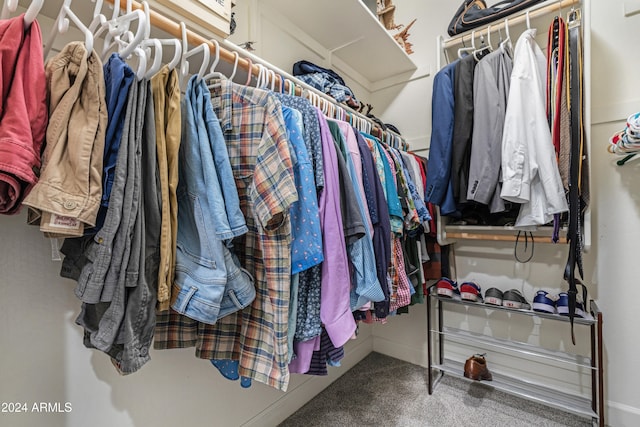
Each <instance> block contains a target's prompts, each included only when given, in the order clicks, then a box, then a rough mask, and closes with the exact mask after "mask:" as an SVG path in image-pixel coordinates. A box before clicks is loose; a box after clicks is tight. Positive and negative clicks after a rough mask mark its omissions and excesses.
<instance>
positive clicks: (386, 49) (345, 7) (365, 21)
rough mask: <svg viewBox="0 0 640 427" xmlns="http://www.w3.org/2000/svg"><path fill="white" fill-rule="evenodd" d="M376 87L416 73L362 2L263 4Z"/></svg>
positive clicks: (270, 0)
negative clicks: (377, 84)
mask: <svg viewBox="0 0 640 427" xmlns="http://www.w3.org/2000/svg"><path fill="white" fill-rule="evenodd" d="M260 7H264V8H270V9H273V10H275V11H277V13H278V14H279V15H282V16H283V17H285V18H286V19H288V20H289V21H291V23H293V24H294V25H296V26H297V27H299V28H300V30H301V31H303V32H305V33H306V34H308V35H309V36H310V37H311V38H313V39H314V40H315V41H317V42H318V43H319V44H320V45H321V46H323V47H324V48H326V49H327V50H329V51H330V52H331V53H332V55H333V56H335V57H336V58H338V59H340V60H341V61H342V62H344V63H346V64H347V65H349V66H350V67H351V68H353V69H354V70H357V71H358V73H360V74H361V75H362V76H364V77H365V78H366V79H368V80H369V82H371V83H373V82H376V81H379V80H383V79H386V78H388V77H392V76H395V75H397V74H402V73H406V72H412V71H414V70H416V68H417V67H416V65H415V64H414V63H413V61H412V60H411V58H410V57H409V55H407V53H406V52H405V51H404V50H403V49H402V48H401V47H400V46H399V45H398V43H396V41H395V40H394V39H393V37H392V36H391V34H389V33H388V32H387V30H386V29H385V28H384V27H383V26H382V24H381V23H380V22H379V21H378V19H377V17H376V16H375V15H374V14H373V13H372V12H371V10H369V8H368V7H367V6H366V5H365V4H364V3H363V2H362V1H360V0H348V1H344V0H328V1H322V2H319V1H299V0H261V1H260Z"/></svg>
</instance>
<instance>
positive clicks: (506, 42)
mask: <svg viewBox="0 0 640 427" xmlns="http://www.w3.org/2000/svg"><path fill="white" fill-rule="evenodd" d="M504 31H505V33H506V34H507V38H505V39H504V40H503V41H502V43H500V49H501V50H502V51H503V52H504V49H505V47H506V48H508V49H510V48H511V35H510V34H509V18H504Z"/></svg>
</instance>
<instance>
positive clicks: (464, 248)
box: [373, 0, 640, 427]
mask: <svg viewBox="0 0 640 427" xmlns="http://www.w3.org/2000/svg"><path fill="white" fill-rule="evenodd" d="M396 3H397V4H398V5H399V12H400V13H401V14H403V13H404V12H403V11H407V12H406V14H407V15H408V16H418V17H419V18H420V17H422V16H430V17H434V18H433V20H431V19H429V21H428V22H429V24H432V26H429V25H427V26H428V27H429V30H425V36H426V38H425V39H422V38H420V39H412V40H415V42H414V50H416V51H417V52H421V51H422V50H426V51H428V52H430V55H425V56H424V57H420V61H424V62H423V63H420V64H419V65H422V66H427V65H428V64H435V63H436V53H435V36H436V35H438V34H442V35H445V36H446V25H447V23H448V21H449V19H450V17H451V16H452V14H453V13H454V11H455V9H456V8H457V7H458V5H459V4H458V3H459V2H434V1H426V2H422V1H409V0H407V1H406V2H396ZM445 3H446V4H445ZM624 3H629V2H624V1H622V0H607V1H603V0H593V1H592V15H591V16H592V18H591V25H592V51H591V55H592V61H591V63H592V80H591V90H592V105H591V112H592V115H593V123H592V128H591V131H592V135H591V147H592V150H591V159H592V160H591V162H592V192H591V194H592V207H593V218H592V221H593V230H592V231H593V244H592V248H591V251H590V252H589V253H588V254H586V257H585V263H586V270H587V271H586V280H587V282H588V283H589V292H590V297H591V298H594V299H596V300H597V303H598V304H599V306H600V309H601V310H602V311H603V313H604V322H603V329H604V356H605V360H604V368H605V400H606V401H607V408H606V409H605V411H606V422H607V424H609V425H611V426H616V427H618V426H625V427H626V426H637V425H640V391H638V387H637V384H638V383H639V382H640V372H638V370H637V369H635V365H636V364H637V361H638V354H639V352H640V341H638V340H637V339H636V338H635V337H636V336H637V331H636V330H635V324H636V320H637V309H636V303H635V299H634V298H635V297H634V296H635V294H636V287H637V286H636V282H637V276H638V268H637V263H635V261H634V260H633V255H632V254H634V253H636V252H637V250H638V242H639V241H640V235H639V233H640V231H639V230H640V197H639V196H638V194H640V193H639V191H640V190H639V189H638V187H637V183H638V182H639V180H640V165H638V162H637V161H636V162H632V163H630V164H628V165H626V166H625V167H618V166H616V164H615V160H617V159H615V158H613V156H611V155H609V154H607V153H606V151H605V150H606V146H607V144H608V138H609V137H610V136H611V135H612V134H613V133H614V132H616V131H618V130H620V129H622V127H623V126H624V120H625V119H626V117H627V116H628V115H630V114H632V113H634V112H637V111H640V91H639V90H638V88H637V84H636V76H637V70H638V68H639V67H640V58H638V56H637V55H632V54H630V52H637V43H638V40H640V30H639V29H638V28H640V26H639V25H640V15H635V16H632V17H629V18H625V17H624V14H623V4H624ZM418 11H421V12H422V13H424V14H426V13H427V11H428V15H422V14H420V13H418ZM401 16H402V15H401ZM400 21H401V22H404V21H406V19H401V20H400ZM418 22H420V19H419V21H418ZM538 28H539V31H543V32H546V26H541V27H538ZM416 31H417V29H416ZM512 35H513V34H512ZM431 85H432V76H431V77H430V78H428V79H426V80H425V81H421V82H416V83H410V84H408V85H406V86H405V87H403V88H402V90H401V91H400V92H399V93H398V96H397V97H395V93H393V91H392V90H391V89H389V90H386V91H381V92H377V93H374V94H373V99H374V102H376V101H377V100H379V99H381V97H382V98H383V99H385V100H388V105H389V107H388V108H387V110H385V116H388V117H393V118H394V119H393V120H396V121H397V123H398V126H399V127H400V128H401V130H403V131H404V133H405V135H410V136H414V135H421V134H424V135H427V140H426V141H425V142H424V144H425V145H428V135H429V132H430V129H429V123H430V114H431V111H430V90H431ZM423 94H424V95H423ZM396 118H397V119H396ZM388 120H392V119H388ZM420 147H422V145H420ZM512 250H513V247H512V246H511V245H510V244H496V245H492V247H490V248H489V247H483V245H482V244H478V243H465V244H458V247H457V257H456V258H457V262H456V264H457V269H458V275H457V278H458V279H459V281H462V280H468V279H471V280H473V279H475V280H478V282H479V283H481V284H482V286H483V287H484V288H485V289H486V288H488V287H491V286H497V287H499V288H502V289H508V288H511V287H515V288H517V289H521V290H522V291H524V293H525V295H526V296H527V297H528V298H531V297H532V296H533V294H534V292H535V290H537V289H539V288H542V289H551V290H555V289H563V290H566V285H565V284H564V283H563V281H562V266H563V265H564V263H565V260H566V248H562V247H552V246H548V245H547V246H544V245H536V249H535V250H536V255H535V257H534V259H533V260H532V262H531V263H530V264H527V265H521V264H517V263H516V262H515V261H514V260H513V258H512V255H511V254H512ZM454 320H455V321H457V322H459V323H460V324H465V323H464V322H466V325H467V326H470V325H471V326H472V325H474V322H484V320H483V319H479V320H478V319H474V318H473V316H471V315H470V314H467V313H458V317H454ZM483 326H484V324H483ZM532 326H533V327H532ZM476 327H480V326H478V325H476ZM511 327H512V328H514V327H515V326H514V325H512V326H511ZM529 331H530V332H531V334H530V335H529V336H526V337H525V336H524V335H523V333H524V332H529ZM495 332H496V333H500V331H495ZM503 332H504V331H503ZM426 333H427V332H426V325H425V312H424V310H421V309H418V310H414V312H413V313H412V314H411V315H410V316H402V317H400V318H399V319H397V320H395V319H394V321H392V322H390V323H389V325H387V326H385V327H384V328H382V327H376V328H375V330H374V339H375V341H374V350H376V351H382V352H384V353H387V354H391V355H393V356H395V357H399V358H403V359H406V360H409V361H412V362H414V363H420V364H422V365H426V356H425V354H424V352H425V351H426ZM516 333H517V336H520V337H521V338H524V339H526V340H529V341H531V342H542V343H543V344H544V345H545V346H547V347H554V346H557V347H558V348H565V349H572V347H573V346H572V344H571V340H570V337H569V335H568V334H569V331H568V327H567V328H564V327H561V328H559V329H557V328H556V330H555V331H554V330H552V328H547V329H545V327H544V326H537V325H531V324H529V323H528V322H525V323H524V325H522V327H521V329H519V330H516ZM587 339H588V336H584V337H580V336H578V342H579V344H580V345H584V344H585V342H586V340H587ZM458 357H462V354H461V355H458ZM500 362H502V360H500ZM501 367H502V366H501ZM568 381H572V382H574V383H576V384H574V385H571V384H567V386H570V388H572V387H575V386H577V387H578V390H579V391H581V392H583V393H584V392H585V391H586V388H585V387H587V386H588V384H583V385H582V386H581V385H580V382H581V380H580V378H574V379H573V380H570V379H568Z"/></svg>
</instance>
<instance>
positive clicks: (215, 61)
mask: <svg viewBox="0 0 640 427" xmlns="http://www.w3.org/2000/svg"><path fill="white" fill-rule="evenodd" d="M211 42H212V43H213V44H214V46H215V49H216V53H215V55H216V56H215V58H214V59H213V62H212V63H211V69H210V70H209V73H207V74H206V75H204V76H203V77H202V79H203V80H205V81H209V80H212V79H216V80H222V79H225V80H226V79H227V76H225V75H224V74H222V73H221V72H219V71H216V67H217V66H218V62H220V44H219V43H218V40H215V39H211ZM220 86H222V83H214V84H210V85H209V86H208V88H209V89H215V88H217V87H220Z"/></svg>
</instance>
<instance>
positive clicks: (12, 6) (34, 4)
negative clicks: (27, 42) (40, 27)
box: [0, 0, 44, 28]
mask: <svg viewBox="0 0 640 427" xmlns="http://www.w3.org/2000/svg"><path fill="white" fill-rule="evenodd" d="M43 5H44V0H32V1H31V4H29V7H28V8H27V11H26V12H25V14H24V25H25V26H26V27H27V28H29V26H30V25H31V24H32V23H33V21H35V20H36V17H37V16H38V13H40V9H42V6H43ZM17 9H18V0H5V2H4V3H3V5H2V12H1V13H0V19H8V18H9V15H10V14H11V13H12V12H15V11H16V10H17Z"/></svg>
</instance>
